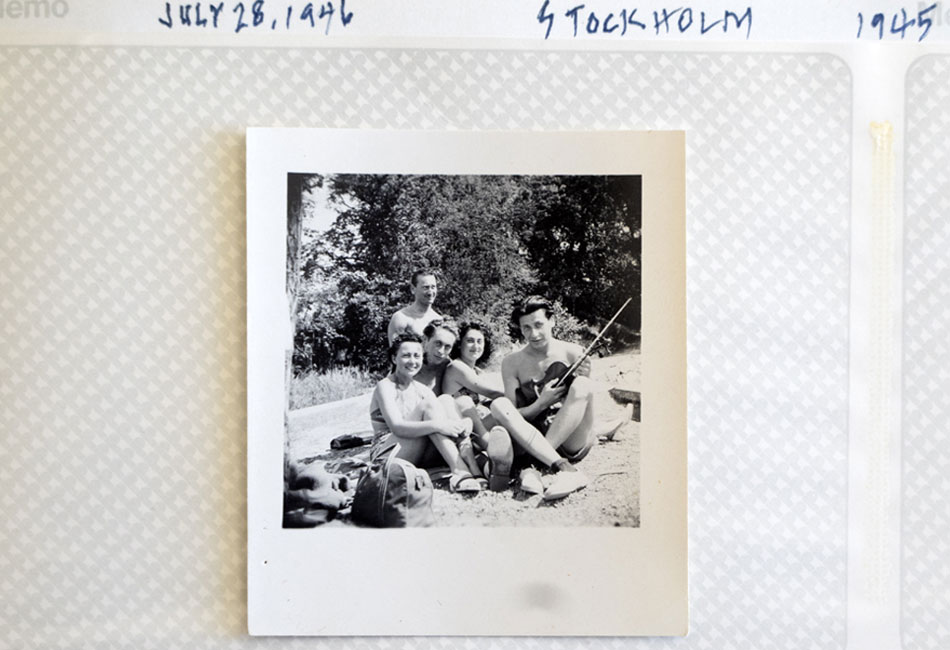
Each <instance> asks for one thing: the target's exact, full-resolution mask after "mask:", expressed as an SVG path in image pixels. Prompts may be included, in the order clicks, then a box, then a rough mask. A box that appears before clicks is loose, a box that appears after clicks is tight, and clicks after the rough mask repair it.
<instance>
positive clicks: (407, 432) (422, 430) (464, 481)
mask: <svg viewBox="0 0 950 650" xmlns="http://www.w3.org/2000/svg"><path fill="white" fill-rule="evenodd" d="M422 354H423V352H422V339H420V338H419V337H418V336H417V335H415V334H400V335H398V336H396V338H395V339H393V343H392V345H391V346H390V347H389V358H390V360H391V361H392V363H393V371H392V372H391V373H390V374H389V375H387V376H386V377H384V378H383V379H381V380H379V382H378V383H377V384H376V390H375V391H373V397H372V399H371V400H370V405H369V413H370V421H371V423H372V425H373V446H372V449H371V451H370V459H371V460H374V461H375V460H378V459H381V458H382V457H384V456H385V455H386V454H387V453H390V452H392V450H393V449H394V448H395V449H396V452H395V453H396V457H397V458H403V459H405V460H408V461H409V462H410V463H413V464H415V465H424V464H426V463H427V461H431V460H432V458H433V457H435V458H436V459H437V458H438V457H439V456H441V458H442V459H443V460H444V461H445V462H446V463H447V464H448V466H449V470H450V471H451V472H452V475H451V478H450V479H449V487H450V489H451V490H452V491H453V492H478V491H480V490H481V489H482V486H481V484H480V483H479V482H478V481H477V480H475V478H474V477H473V476H472V473H471V472H470V471H469V469H468V467H466V464H465V462H464V461H463V460H462V458H461V456H460V455H459V450H458V447H457V443H458V441H460V440H464V439H466V438H467V437H468V435H469V434H470V433H471V431H472V424H471V421H470V420H466V419H462V418H459V417H458V416H457V415H456V414H454V413H451V412H449V413H447V412H446V411H445V409H444V407H443V404H442V403H441V402H439V400H438V399H437V398H436V396H435V394H434V393H433V392H432V390H430V389H429V388H428V387H426V386H425V385H423V384H422V383H420V382H417V381H414V377H415V376H416V374H418V372H419V370H420V369H421V368H422Z"/></svg>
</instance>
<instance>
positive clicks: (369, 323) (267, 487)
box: [247, 128, 688, 636]
mask: <svg viewBox="0 0 950 650" xmlns="http://www.w3.org/2000/svg"><path fill="white" fill-rule="evenodd" d="M685 170H686V165H685V136H684V134H683V133H682V132H601V133H581V132H565V133H540V132H538V133H532V132H511V133H507V132H484V133H474V132H473V133H469V132H421V131H418V132H410V131H365V130H359V131H357V130H332V129H270V128H254V129H249V130H248V132H247V206H248V213H247V242H248V248H247V260H248V267H247V302H248V306H247V342H248V347H247V351H248V354H247V359H248V369H247V372H248V375H247V382H248V383H247V385H248V391H247V399H248V456H247V459H248V621H249V628H250V630H251V632H252V634H279V635H321V636H324V635H331V636H335V635H342V636H348V635H394V634H395V635H466V634H471V635H480V636H484V635H526V634H527V635H544V636H557V635H584V634H593V635H597V636H602V635H627V634H637V635H643V634H657V635H675V634H684V633H685V631H686V625H687V616H688V608H687V597H686V593H687V591H686V588H687V552H686V551H687V544H686V540H687V535H686V531H687V521H686V512H687V510H686V467H687V465H686V309H685V307H686V282H685V278H686V272H685V271H686V257H685V251H686V247H685V207H686V206H685ZM463 585H464V588H462V586H463ZM344 587H345V589H346V592H347V593H352V594H360V593H366V594H379V593H387V592H392V593H413V594H417V595H418V597H414V598H412V599H408V600H407V599H401V598H397V599H384V600H382V601H379V602H377V601H378V599H376V598H369V599H365V600H364V601H361V603H360V605H359V607H353V604H352V600H351V599H349V598H342V599H341V598H337V597H336V596H335V594H337V593H340V592H339V590H340V589H343V588H344ZM550 599H554V600H550ZM542 601H543V602H545V603H550V604H551V606H536V605H533V604H532V603H538V602H542Z"/></svg>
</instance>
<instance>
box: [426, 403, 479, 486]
mask: <svg viewBox="0 0 950 650" xmlns="http://www.w3.org/2000/svg"><path fill="white" fill-rule="evenodd" d="M438 400H439V404H441V405H442V410H443V411H445V412H446V413H447V414H448V416H449V417H450V418H453V419H455V418H458V419H462V418H463V417H467V418H468V419H469V420H470V421H471V422H472V428H473V432H477V430H478V427H481V428H482V429H484V427H482V423H481V421H480V420H479V419H478V414H477V413H476V412H475V403H474V402H472V399H471V398H470V397H459V398H457V399H453V398H452V397H451V396H449V395H439V397H438ZM462 409H465V410H466V411H471V413H472V416H469V414H468V413H467V412H462ZM486 444H487V443H486ZM458 452H459V455H460V456H461V457H462V462H464V463H465V465H466V467H467V468H468V470H469V471H470V472H471V473H472V476H476V477H479V476H482V471H481V469H479V467H478V463H477V462H476V461H475V450H474V449H473V448H472V440H471V437H466V438H465V439H464V440H462V441H460V442H459V443H458Z"/></svg>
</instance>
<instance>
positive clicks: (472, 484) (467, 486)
mask: <svg viewBox="0 0 950 650" xmlns="http://www.w3.org/2000/svg"><path fill="white" fill-rule="evenodd" d="M449 490H451V491H452V492H455V493H456V494H477V493H479V492H481V491H482V486H481V484H479V482H478V481H477V480H476V479H475V477H474V476H472V475H471V474H452V476H451V478H449Z"/></svg>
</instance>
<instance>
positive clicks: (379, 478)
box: [350, 450, 435, 528]
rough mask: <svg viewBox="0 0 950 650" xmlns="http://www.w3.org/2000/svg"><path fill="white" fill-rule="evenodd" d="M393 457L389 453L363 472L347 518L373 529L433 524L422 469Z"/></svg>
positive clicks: (429, 493)
mask: <svg viewBox="0 0 950 650" xmlns="http://www.w3.org/2000/svg"><path fill="white" fill-rule="evenodd" d="M395 454H396V452H395V450H393V452H392V453H391V454H389V456H388V457H386V458H385V459H380V461H379V462H377V463H374V464H373V465H371V466H370V467H368V468H367V469H366V470H365V471H364V472H363V475H362V476H361V477H360V480H359V482H358V483H357V484H356V494H355V495H354V496H353V509H352V510H351V512H350V516H351V517H352V519H353V521H355V522H357V523H359V524H363V525H365V526H374V527H376V528H406V527H417V526H431V525H432V524H433V523H435V515H434V514H433V512H432V480H431V479H430V478H429V474H428V473H426V472H425V471H424V470H421V469H419V468H418V467H416V466H415V465H413V464H412V463H410V462H409V461H408V460H403V459H402V458H396V456H395Z"/></svg>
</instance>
